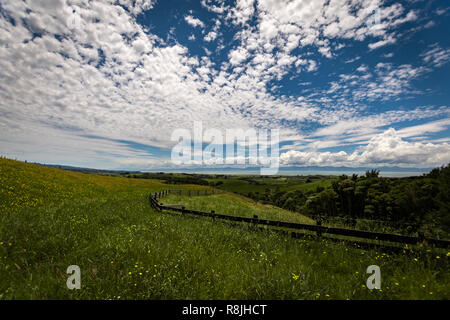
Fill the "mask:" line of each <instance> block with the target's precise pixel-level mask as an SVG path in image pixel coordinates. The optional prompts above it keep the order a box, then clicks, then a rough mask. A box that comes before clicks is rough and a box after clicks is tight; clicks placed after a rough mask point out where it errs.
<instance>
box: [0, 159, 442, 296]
mask: <svg viewBox="0 0 450 320" xmlns="http://www.w3.org/2000/svg"><path fill="white" fill-rule="evenodd" d="M172 187H173V188H175V189H179V188H189V189H194V188H198V187H195V186H181V187H180V186H179V185H177V186H167V185H164V184H161V183H158V182H155V181H149V180H138V179H125V178H113V177H104V176H97V175H87V174H81V173H71V172H66V171H61V170H57V169H50V168H43V167H39V166H35V165H30V164H24V163H20V162H15V161H10V160H0V206H1V207H0V208H1V214H0V274H1V277H0V298H1V299H448V298H449V297H450V294H449V293H450V290H449V283H450V282H449V280H450V279H449V278H450V277H449V272H448V270H449V265H448V259H449V257H448V256H449V255H450V254H449V253H446V252H442V251H440V252H436V251H434V250H430V251H429V252H427V251H426V250H422V251H415V252H410V253H408V254H401V255H391V254H382V253H381V252H380V251H378V250H369V251H365V250H360V249H357V248H353V247H348V246H345V245H343V244H340V243H332V242H327V241H326V240H323V241H307V240H296V239H292V238H288V237H285V236H282V235H279V234H275V233H270V232H259V231H254V230H252V229H251V228H246V227H231V226H228V225H227V224H224V223H220V222H213V221H211V219H207V218H206V219H205V218H193V217H181V216H178V215H171V214H167V213H159V212H155V211H153V210H152V209H151V207H150V206H149V204H148V200H147V195H148V192H150V191H158V190H163V189H167V188H172ZM224 197H225V198H221V197H219V196H211V197H205V199H206V200H201V201H205V202H204V203H203V204H202V205H203V206H208V205H210V204H208V202H209V201H211V202H212V204H214V205H215V204H217V205H220V208H221V209H220V210H222V209H223V210H224V211H228V213H230V212H233V210H235V209H233V208H236V206H238V205H239V204H241V205H242V206H247V207H249V208H252V206H253V205H254V204H253V203H251V202H249V203H245V199H243V198H234V197H230V198H227V197H228V196H224ZM195 198H197V200H198V201H200V198H199V197H194V198H192V199H191V201H192V202H191V203H192V205H197V204H196V203H197V202H196V201H195ZM168 199H169V198H167V199H162V200H161V201H163V202H164V201H166V200H168ZM208 199H210V200H208ZM174 200H175V199H174ZM240 201H242V202H240ZM166 202H167V201H166ZM167 203H168V202H167ZM199 203H202V202H199ZM212 204H211V206H212ZM252 209H253V210H254V212H258V215H260V216H261V217H263V215H264V214H272V213H270V212H271V211H270V210H272V209H268V208H267V207H263V206H255V207H254V208H252ZM216 211H217V212H219V210H216ZM275 214H276V213H275ZM437 256H439V258H437ZM73 264H76V265H78V266H80V268H81V285H82V289H81V290H74V291H72V290H68V289H67V288H66V280H67V277H68V275H67V274H66V273H65V271H66V269H67V267H68V266H69V265H73ZM372 264H376V265H379V266H380V268H381V274H382V290H381V291H378V290H374V291H370V290H368V289H367V288H365V287H364V285H365V282H366V279H367V277H368V275H366V274H365V270H366V268H367V267H368V266H369V265H372Z"/></svg>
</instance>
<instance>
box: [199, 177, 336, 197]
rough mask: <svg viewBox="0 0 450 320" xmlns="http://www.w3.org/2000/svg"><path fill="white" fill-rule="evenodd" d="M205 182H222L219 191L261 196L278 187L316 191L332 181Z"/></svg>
mask: <svg viewBox="0 0 450 320" xmlns="http://www.w3.org/2000/svg"><path fill="white" fill-rule="evenodd" d="M206 180H207V181H209V182H214V183H217V182H218V181H222V182H223V184H221V185H219V186H218V188H219V189H222V190H227V191H231V192H236V193H240V194H243V195H247V194H248V193H249V192H259V193H260V194H262V193H264V192H265V191H266V189H267V188H269V189H271V190H273V189H275V188H276V187H279V188H280V190H281V191H294V190H301V191H309V190H316V188H317V187H318V186H321V187H327V186H329V185H331V181H332V179H322V180H316V181H312V182H308V183H305V182H304V181H303V180H294V179H291V180H289V179H288V180H283V179H279V180H273V179H267V178H266V179H255V180H256V181H258V182H259V183H260V184H251V183H250V182H248V181H245V180H242V179H239V178H234V177H229V178H227V179H206Z"/></svg>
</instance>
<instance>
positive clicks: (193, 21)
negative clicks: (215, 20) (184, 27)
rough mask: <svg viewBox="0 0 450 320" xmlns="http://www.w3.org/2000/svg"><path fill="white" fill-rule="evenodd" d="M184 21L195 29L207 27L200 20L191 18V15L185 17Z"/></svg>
mask: <svg viewBox="0 0 450 320" xmlns="http://www.w3.org/2000/svg"><path fill="white" fill-rule="evenodd" d="M184 20H185V21H186V22H187V23H188V24H190V25H191V26H193V27H194V28H196V27H201V28H204V27H205V24H204V23H203V22H202V21H201V20H200V19H198V18H194V17H193V16H190V15H188V16H185V17H184Z"/></svg>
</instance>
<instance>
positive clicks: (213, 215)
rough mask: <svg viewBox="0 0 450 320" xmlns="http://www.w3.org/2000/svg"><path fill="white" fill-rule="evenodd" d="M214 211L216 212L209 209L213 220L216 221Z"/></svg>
mask: <svg viewBox="0 0 450 320" xmlns="http://www.w3.org/2000/svg"><path fill="white" fill-rule="evenodd" d="M215 213H216V212H215V211H214V210H211V214H212V218H213V221H216V216H215Z"/></svg>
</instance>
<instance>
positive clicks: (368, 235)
mask: <svg viewBox="0 0 450 320" xmlns="http://www.w3.org/2000/svg"><path fill="white" fill-rule="evenodd" d="M169 193H174V194H177V195H189V196H195V195H211V194H216V193H221V192H217V191H215V190H164V191H160V192H156V193H150V194H149V201H150V205H151V207H152V208H153V209H155V210H157V211H162V210H170V211H174V212H179V213H181V214H182V215H184V214H192V215H197V216H204V217H211V218H214V219H222V220H229V221H234V222H244V223H250V224H252V225H259V226H271V227H279V228H288V229H295V230H303V231H304V230H307V231H312V232H316V234H317V235H319V236H320V235H322V234H331V235H340V236H347V237H354V238H361V239H368V240H378V241H388V242H395V243H402V244H420V243H424V244H428V245H431V246H434V247H438V248H449V247H450V241H449V240H441V239H430V238H426V237H424V236H419V237H413V236H405V235H398V234H390V233H380V232H372V231H363V230H353V229H344V228H335V227H327V226H322V225H320V224H318V225H312V224H302V223H293V222H285V221H275V220H266V219H259V218H258V217H257V216H254V217H253V218H248V217H239V216H229V215H224V214H218V213H215V212H214V211H211V212H203V211H197V210H189V209H186V208H185V207H184V206H182V205H181V208H180V207H179V205H177V206H174V205H164V204H161V203H159V201H158V199H160V198H162V197H164V196H166V195H168V194H169Z"/></svg>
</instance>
